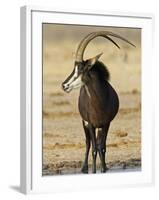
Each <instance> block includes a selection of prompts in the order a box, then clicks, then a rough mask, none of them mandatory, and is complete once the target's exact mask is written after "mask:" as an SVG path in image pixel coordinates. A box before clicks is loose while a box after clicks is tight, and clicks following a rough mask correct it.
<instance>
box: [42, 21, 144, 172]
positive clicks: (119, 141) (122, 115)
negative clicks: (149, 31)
mask: <svg viewBox="0 0 159 200" xmlns="http://www.w3.org/2000/svg"><path fill="white" fill-rule="evenodd" d="M61 29H62V28H61V27H60V28H59V27H56V31H55V27H51V25H50V26H49V27H44V29H43V30H44V40H43V175H53V174H69V173H79V172H80V167H81V165H82V162H83V159H84V153H85V138H84V132H83V128H82V122H81V117H80V115H79V112H78V106H77V104H78V96H79V90H75V91H72V92H71V93H70V94H66V93H64V92H63V91H62V90H61V83H62V82H63V81H64V80H65V78H66V77H67V76H68V75H69V73H70V72H71V70H72V69H73V61H74V60H73V58H74V51H75V49H76V47H77V44H78V43H79V41H80V38H81V39H82V37H83V36H85V35H86V34H87V33H89V32H90V29H86V28H85V29H83V32H82V33H83V34H82V35H81V36H80V35H78V37H75V36H76V29H73V28H72V29H71V28H70V29H71V30H72V33H71V34H72V35H71V36H72V37H68V35H69V34H68V35H67V34H66V35H62V36H61V38H60V36H59V38H58V37H54V35H53V34H54V33H55V32H56V36H57V34H58V31H59V33H61ZM112 31H113V32H116V33H118V32H119V33H120V34H122V35H123V36H125V37H127V38H129V35H130V39H131V41H133V42H134V43H135V44H136V46H137V48H132V47H130V46H128V45H126V44H125V43H123V42H121V41H120V42H118V43H119V44H120V46H121V47H122V48H121V50H120V51H119V50H118V49H116V47H113V46H112V44H110V42H107V41H105V40H104V39H100V40H99V39H97V40H96V39H95V42H92V43H93V44H90V45H89V46H88V48H87V51H86V54H85V57H92V56H94V55H96V54H98V53H100V52H101V51H102V52H104V54H103V56H102V57H101V60H102V61H103V62H104V63H106V65H107V66H108V69H109V71H110V73H111V80H110V82H111V84H112V85H113V87H114V88H115V89H116V91H117V93H118V95H119V99H120V109H119V113H118V115H117V116H116V118H115V119H114V120H113V122H112V123H111V127H110V129H109V133H108V139H107V153H106V162H107V164H108V167H109V168H110V169H115V168H117V169H122V170H125V169H127V168H128V169H134V168H135V169H139V168H140V166H141V83H140V76H141V66H140V65H141V61H140V57H141V55H140V31H139V30H133V29H131V30H126V31H125V30H123V29H119V30H117V29H115V30H114V29H112ZM50 32H51V33H52V36H50ZM66 33H67V32H66ZM64 36H65V37H64ZM73 36H74V37H73ZM101 40H102V42H101ZM116 41H119V40H116ZM99 164H100V162H99V158H98V157H97V167H98V169H99V167H100V165H99ZM89 166H90V167H91V154H90V156H89Z"/></svg>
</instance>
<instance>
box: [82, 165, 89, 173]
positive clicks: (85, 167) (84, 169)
mask: <svg viewBox="0 0 159 200" xmlns="http://www.w3.org/2000/svg"><path fill="white" fill-rule="evenodd" d="M81 172H82V173H84V174H88V166H86V165H85V166H83V167H82V169H81Z"/></svg>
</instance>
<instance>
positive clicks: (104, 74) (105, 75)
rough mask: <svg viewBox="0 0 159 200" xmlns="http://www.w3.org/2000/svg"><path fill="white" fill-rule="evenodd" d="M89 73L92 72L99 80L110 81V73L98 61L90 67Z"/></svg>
mask: <svg viewBox="0 0 159 200" xmlns="http://www.w3.org/2000/svg"><path fill="white" fill-rule="evenodd" d="M91 71H94V72H96V73H97V74H98V77H99V78H100V79H101V80H104V81H108V80H109V79H110V73H109V70H108V69H107V67H106V66H105V65H104V64H103V63H102V62H100V61H97V62H96V63H95V65H94V66H93V67H92V69H91Z"/></svg>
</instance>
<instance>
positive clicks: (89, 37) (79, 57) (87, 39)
mask: <svg viewBox="0 0 159 200" xmlns="http://www.w3.org/2000/svg"><path fill="white" fill-rule="evenodd" d="M99 36H101V37H104V38H107V39H108V40H110V41H111V42H112V43H113V44H114V45H115V46H117V47H118V48H120V47H119V46H118V44H117V43H116V42H114V40H112V39H111V38H110V37H109V36H113V37H116V38H119V39H121V40H123V41H125V42H127V43H128V44H130V45H132V46H134V47H135V45H134V44H132V43H131V42H130V41H128V40H127V39H125V38H123V37H121V36H120V35H117V34H115V33H112V32H109V31H99V32H93V33H90V34H88V35H87V36H86V37H84V38H83V40H82V41H81V42H80V44H79V46H78V48H77V51H76V56H75V59H76V61H77V62H82V61H83V54H84V50H85V48H86V46H87V45H88V43H89V42H90V41H91V40H93V39H94V38H96V37H99Z"/></svg>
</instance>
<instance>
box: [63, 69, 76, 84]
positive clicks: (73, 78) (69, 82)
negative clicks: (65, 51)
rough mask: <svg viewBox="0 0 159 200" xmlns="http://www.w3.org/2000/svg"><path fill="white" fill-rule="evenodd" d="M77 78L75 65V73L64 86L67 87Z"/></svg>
mask: <svg viewBox="0 0 159 200" xmlns="http://www.w3.org/2000/svg"><path fill="white" fill-rule="evenodd" d="M77 76H78V66H77V65H76V66H75V72H74V74H73V75H72V77H71V78H70V79H69V81H68V82H67V83H65V85H69V84H71V83H72V82H73V81H74V80H75V79H76V78H77Z"/></svg>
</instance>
